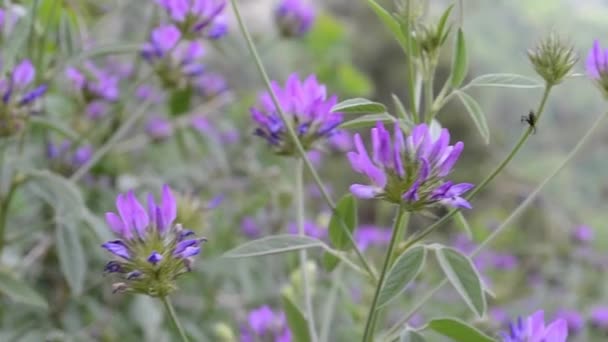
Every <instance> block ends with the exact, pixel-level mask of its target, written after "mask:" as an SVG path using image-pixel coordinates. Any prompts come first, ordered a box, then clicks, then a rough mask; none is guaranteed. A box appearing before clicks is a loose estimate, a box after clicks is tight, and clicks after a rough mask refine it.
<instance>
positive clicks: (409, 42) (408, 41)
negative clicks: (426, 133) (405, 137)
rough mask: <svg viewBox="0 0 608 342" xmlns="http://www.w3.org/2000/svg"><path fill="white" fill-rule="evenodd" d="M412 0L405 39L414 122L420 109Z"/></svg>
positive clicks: (408, 87)
mask: <svg viewBox="0 0 608 342" xmlns="http://www.w3.org/2000/svg"><path fill="white" fill-rule="evenodd" d="M411 6H412V5H411V0H408V1H407V5H406V10H405V16H406V18H407V32H406V33H405V39H406V44H407V56H406V57H407V90H408V95H409V100H410V112H411V116H412V119H413V120H414V123H419V117H418V111H417V109H416V108H417V105H416V103H417V101H416V93H415V90H414V89H415V86H416V79H415V77H414V75H415V70H414V53H413V51H412V50H413V45H412V23H411V17H412V16H411Z"/></svg>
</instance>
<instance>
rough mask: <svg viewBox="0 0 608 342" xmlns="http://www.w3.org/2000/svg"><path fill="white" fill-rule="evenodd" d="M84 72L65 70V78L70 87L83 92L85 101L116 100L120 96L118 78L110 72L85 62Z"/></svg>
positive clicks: (73, 69) (69, 68) (71, 69)
mask: <svg viewBox="0 0 608 342" xmlns="http://www.w3.org/2000/svg"><path fill="white" fill-rule="evenodd" d="M83 69H84V71H81V70H79V69H77V68H74V67H68V68H67V69H66V70H65V76H66V77H67V79H68V80H69V81H70V82H71V83H72V86H73V87H74V88H75V89H77V90H79V91H82V92H83V95H84V97H85V100H87V101H92V100H96V99H102V100H106V101H110V102H113V101H116V100H118V95H119V94H120V89H119V83H120V77H119V76H118V75H116V74H114V73H113V72H112V71H111V70H108V69H102V68H99V67H97V65H95V64H94V63H93V62H90V61H88V62H86V63H84V66H83Z"/></svg>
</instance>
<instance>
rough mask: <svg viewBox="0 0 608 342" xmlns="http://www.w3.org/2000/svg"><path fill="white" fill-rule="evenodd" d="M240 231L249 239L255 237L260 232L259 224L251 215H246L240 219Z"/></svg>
mask: <svg viewBox="0 0 608 342" xmlns="http://www.w3.org/2000/svg"><path fill="white" fill-rule="evenodd" d="M241 232H243V234H244V235H245V236H246V237H248V238H250V239H255V238H257V237H259V236H260V234H261V233H262V231H261V229H260V226H259V225H258V224H257V223H256V222H255V219H254V218H253V217H251V216H246V217H244V218H243V219H242V220H241Z"/></svg>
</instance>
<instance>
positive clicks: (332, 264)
mask: <svg viewBox="0 0 608 342" xmlns="http://www.w3.org/2000/svg"><path fill="white" fill-rule="evenodd" d="M339 263H340V259H339V258H338V257H337V256H335V255H333V254H331V253H328V252H324V253H323V267H324V268H325V270H326V271H327V272H331V271H333V270H334V269H335V268H336V266H338V264H339Z"/></svg>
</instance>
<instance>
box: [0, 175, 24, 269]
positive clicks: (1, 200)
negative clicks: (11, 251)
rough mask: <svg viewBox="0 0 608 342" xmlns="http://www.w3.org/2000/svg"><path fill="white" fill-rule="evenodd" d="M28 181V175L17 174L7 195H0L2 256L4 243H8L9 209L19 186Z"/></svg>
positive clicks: (0, 249) (0, 242)
mask: <svg viewBox="0 0 608 342" xmlns="http://www.w3.org/2000/svg"><path fill="white" fill-rule="evenodd" d="M26 181H27V177H25V176H15V178H14V179H13V181H12V182H11V186H10V188H9V189H8V192H7V193H6V195H5V196H1V197H0V258H1V257H2V252H3V251H4V245H5V243H6V239H5V234H6V223H7V221H8V210H9V208H10V205H11V201H12V199H13V197H14V195H15V192H16V190H17V188H18V187H19V186H21V185H22V184H23V183H25V182H26Z"/></svg>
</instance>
